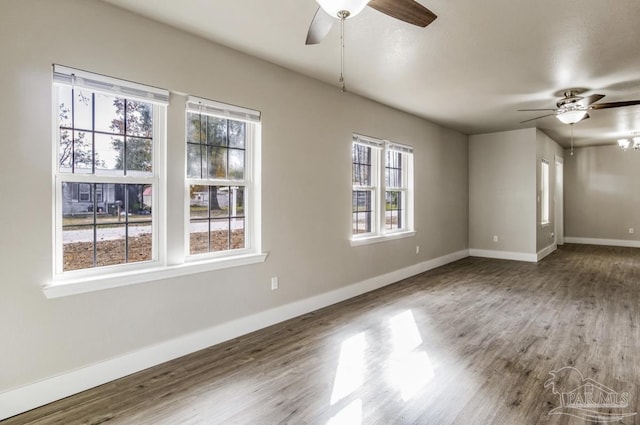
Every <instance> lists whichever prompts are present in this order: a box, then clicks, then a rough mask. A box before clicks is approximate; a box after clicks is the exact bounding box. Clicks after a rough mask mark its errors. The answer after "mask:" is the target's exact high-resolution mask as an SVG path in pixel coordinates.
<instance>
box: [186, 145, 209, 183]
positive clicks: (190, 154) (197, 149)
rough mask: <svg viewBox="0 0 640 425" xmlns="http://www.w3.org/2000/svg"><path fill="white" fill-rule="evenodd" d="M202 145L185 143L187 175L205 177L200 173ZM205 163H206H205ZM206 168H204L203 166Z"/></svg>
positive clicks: (197, 177) (198, 177)
mask: <svg viewBox="0 0 640 425" xmlns="http://www.w3.org/2000/svg"><path fill="white" fill-rule="evenodd" d="M202 165H203V162H202V146H201V145H195V144H191V143H188V144H187V177H189V178H196V179H200V178H203V177H205V174H206V173H205V174H203V173H202ZM205 165H206V164H205ZM205 170H206V168H205Z"/></svg>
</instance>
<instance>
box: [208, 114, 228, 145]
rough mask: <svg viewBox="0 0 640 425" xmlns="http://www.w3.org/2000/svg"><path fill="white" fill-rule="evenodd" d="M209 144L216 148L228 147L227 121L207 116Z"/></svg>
mask: <svg viewBox="0 0 640 425" xmlns="http://www.w3.org/2000/svg"><path fill="white" fill-rule="evenodd" d="M206 118H207V143H208V144H210V145H215V146H227V145H228V140H227V120H226V119H223V118H216V117H209V116H207V117H206Z"/></svg>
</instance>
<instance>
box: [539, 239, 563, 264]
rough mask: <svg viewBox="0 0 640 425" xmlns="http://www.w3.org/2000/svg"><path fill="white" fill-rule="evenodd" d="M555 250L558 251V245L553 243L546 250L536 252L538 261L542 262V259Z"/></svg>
mask: <svg viewBox="0 0 640 425" xmlns="http://www.w3.org/2000/svg"><path fill="white" fill-rule="evenodd" d="M556 249H558V245H556V244H555V243H552V244H551V245H549V246H548V247H546V248H542V249H541V250H540V251H538V254H537V257H538V261H540V260H542V259H543V258H544V257H546V256H547V255H549V254H551V253H552V252H553V251H555V250H556Z"/></svg>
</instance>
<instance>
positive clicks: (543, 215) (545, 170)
mask: <svg viewBox="0 0 640 425" xmlns="http://www.w3.org/2000/svg"><path fill="white" fill-rule="evenodd" d="M540 188H541V191H542V195H541V197H542V199H541V200H540V222H541V224H548V223H549V204H550V202H549V200H550V196H551V194H550V192H549V161H547V160H546V159H543V160H542V161H541V165H540Z"/></svg>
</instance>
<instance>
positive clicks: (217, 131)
mask: <svg viewBox="0 0 640 425" xmlns="http://www.w3.org/2000/svg"><path fill="white" fill-rule="evenodd" d="M246 149H247V124H246V123H245V122H242V121H236V120H232V119H226V118H220V117H215V116H211V115H206V114H200V113H193V112H189V113H187V178H188V179H189V180H190V181H191V182H192V183H197V184H191V185H190V186H189V199H190V201H189V210H190V221H189V253H190V254H191V255H194V254H204V253H208V252H220V251H228V250H234V249H241V248H245V247H246V240H245V229H246V227H245V224H246V219H245V179H246V176H245V174H246V171H245V167H246V164H245V162H246Z"/></svg>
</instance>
